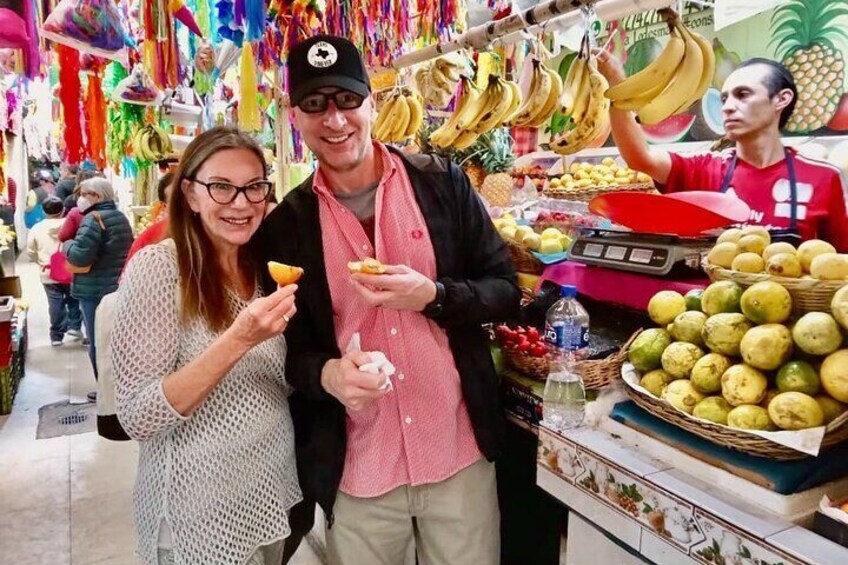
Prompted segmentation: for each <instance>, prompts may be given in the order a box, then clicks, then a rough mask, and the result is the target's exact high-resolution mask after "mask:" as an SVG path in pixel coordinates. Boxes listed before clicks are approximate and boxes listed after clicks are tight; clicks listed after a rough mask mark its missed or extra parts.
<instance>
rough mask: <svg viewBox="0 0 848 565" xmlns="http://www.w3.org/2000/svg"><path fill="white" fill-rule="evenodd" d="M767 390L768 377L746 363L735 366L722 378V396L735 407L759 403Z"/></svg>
mask: <svg viewBox="0 0 848 565" xmlns="http://www.w3.org/2000/svg"><path fill="white" fill-rule="evenodd" d="M767 388H768V379H767V378H766V376H765V375H764V374H763V373H761V372H760V371H758V370H757V369H755V368H754V367H751V366H750V365H745V364H744V363H742V364H739V365H733V366H732V367H730V368H729V369H728V370H726V371H725V372H724V374H723V375H722V376H721V395H722V396H723V397H724V399H725V400H727V401H728V402H729V403H731V404H732V405H734V406H739V405H741V404H757V403H759V402H760V401H761V400H762V399H763V397H764V396H765V394H766V389H767Z"/></svg>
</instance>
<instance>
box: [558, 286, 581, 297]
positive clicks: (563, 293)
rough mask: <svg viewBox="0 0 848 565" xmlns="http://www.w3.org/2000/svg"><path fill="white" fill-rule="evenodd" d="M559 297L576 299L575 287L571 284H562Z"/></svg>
mask: <svg viewBox="0 0 848 565" xmlns="http://www.w3.org/2000/svg"><path fill="white" fill-rule="evenodd" d="M559 295H560V297H562V298H576V297H577V287H576V286H574V285H573V284H564V285H562V287H561V288H560V291H559Z"/></svg>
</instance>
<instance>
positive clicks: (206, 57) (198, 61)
mask: <svg viewBox="0 0 848 565" xmlns="http://www.w3.org/2000/svg"><path fill="white" fill-rule="evenodd" d="M194 71H195V72H194V91H195V92H197V93H198V94H199V95H200V96H204V95H206V94H209V93H210V92H212V88H213V87H214V86H215V85H214V79H213V76H212V73H214V72H215V49H214V48H213V47H212V45H210V44H209V43H203V44H202V45H201V46H200V47H199V48H198V49H197V53H195V55H194Z"/></svg>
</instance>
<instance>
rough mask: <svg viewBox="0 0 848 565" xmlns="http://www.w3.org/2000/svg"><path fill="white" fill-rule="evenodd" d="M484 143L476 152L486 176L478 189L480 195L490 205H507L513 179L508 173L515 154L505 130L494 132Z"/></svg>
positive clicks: (510, 198)
mask: <svg viewBox="0 0 848 565" xmlns="http://www.w3.org/2000/svg"><path fill="white" fill-rule="evenodd" d="M485 143H486V145H485V146H484V147H483V148H482V149H480V150H479V151H478V152H477V156H478V158H479V161H480V165H481V166H482V167H483V169H484V170H485V171H486V173H487V174H486V178H485V179H484V180H483V186H482V188H481V189H480V195H481V196H483V198H485V199H486V201H487V202H488V203H489V204H490V205H492V206H501V207H502V206H509V204H510V202H511V201H512V190H513V186H514V181H513V178H512V175H510V174H509V171H510V169H512V164H513V163H514V162H515V155H513V154H512V147H510V144H509V134H508V133H507V132H506V130H501V131H500V132H497V131H496V132H494V135H492V136H490V137H489V138H488V139H487V140H486V141H485Z"/></svg>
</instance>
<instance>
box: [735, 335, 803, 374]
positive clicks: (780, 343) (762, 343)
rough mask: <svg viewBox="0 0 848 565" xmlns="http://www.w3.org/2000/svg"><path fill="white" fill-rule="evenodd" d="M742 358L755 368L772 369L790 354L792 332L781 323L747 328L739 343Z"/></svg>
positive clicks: (787, 358)
mask: <svg viewBox="0 0 848 565" xmlns="http://www.w3.org/2000/svg"><path fill="white" fill-rule="evenodd" d="M739 351H740V352H741V353H742V360H743V361H745V363H747V364H748V365H750V366H752V367H754V368H755V369H761V370H763V371H773V370H775V369H777V368H778V367H780V366H781V365H783V364H784V363H786V362H787V361H789V357H790V356H791V355H792V333H791V332H790V331H789V330H788V329H787V328H786V326H783V325H781V324H765V325H762V326H757V327H754V328H751V329H750V330H748V331H747V332H746V333H745V335H744V336H743V337H742V342H741V343H740V344H739Z"/></svg>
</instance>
